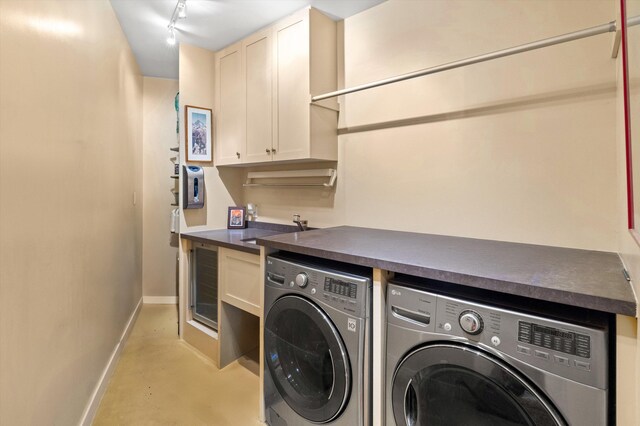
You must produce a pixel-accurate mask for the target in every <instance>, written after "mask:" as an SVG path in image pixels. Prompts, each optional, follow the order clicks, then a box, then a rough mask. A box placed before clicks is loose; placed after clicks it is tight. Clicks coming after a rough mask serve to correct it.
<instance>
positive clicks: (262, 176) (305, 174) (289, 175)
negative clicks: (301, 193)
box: [242, 169, 338, 188]
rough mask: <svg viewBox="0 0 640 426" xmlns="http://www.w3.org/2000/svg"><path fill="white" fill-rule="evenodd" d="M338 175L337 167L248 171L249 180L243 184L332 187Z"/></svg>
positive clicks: (251, 185)
mask: <svg viewBox="0 0 640 426" xmlns="http://www.w3.org/2000/svg"><path fill="white" fill-rule="evenodd" d="M337 177H338V173H337V171H336V169H310V170H282V171H267V172H249V173H247V180H246V182H245V183H244V184H243V185H242V186H245V187H320V188H332V187H333V186H334V185H335V183H336V179H337ZM317 180H324V182H316V181H317ZM257 181H262V182H257Z"/></svg>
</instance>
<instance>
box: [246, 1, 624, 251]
mask: <svg viewBox="0 0 640 426" xmlns="http://www.w3.org/2000/svg"><path fill="white" fill-rule="evenodd" d="M577 11H579V13H577ZM614 19H615V3H614V2H613V1H612V0H602V1H598V0H594V1H570V0H567V1H561V2H559V1H527V2H514V1H508V0H446V1H444V0H442V1H438V0H434V1H412V0H389V1H388V2H385V3H382V4H380V5H378V6H376V7H374V8H372V9H369V10H367V11H364V12H362V13H360V14H357V15H354V16H352V17H350V18H348V19H346V20H345V21H344V35H345V37H344V59H343V60H344V81H345V85H346V86H347V87H348V86H352V85H357V84H361V83H366V82H369V81H373V80H377V79H382V78H386V77H390V76H394V75H397V74H402V73H406V72H410V71H414V70H417V69H421V68H425V67H429V66H435V65H439V64H441V63H445V62H449V61H454V60H458V59H462V58H466V57H469V56H473V55H478V54H482V53H486V52H490V51H493V50H497V49H500V48H506V47H510V46H514V45H518V44H522V43H526V42H529V41H533V40H537V39H542V38H546V37H551V36H555V35H558V34H562V33H566V32H570V31H574V30H578V29H582V28H585V27H590V26H594V25H599V24H602V23H605V22H609V21H611V20H614ZM611 43H612V39H611V37H610V36H607V35H603V36H599V37H594V38H591V39H588V40H581V41H575V42H572V43H570V44H567V45H563V46H556V47H551V48H547V49H544V50H541V51H537V52H530V53H525V54H521V55H518V56H514V57H511V58H504V59H500V60H495V61H492V62H488V63H485V64H479V65H474V66H469V67H466V68H463V69H459V70H453V71H449V72H445V73H442V74H439V75H434V76H428V77H422V78H419V79H416V80H412V81H407V82H403V83H398V84H394V85H390V86H387V87H384V88H378V89H373V90H369V91H366V92H360V93H356V94H351V95H347V96H345V97H343V98H342V99H341V108H342V111H341V113H340V126H341V127H349V128H353V127H354V126H359V125H367V124H379V123H383V122H387V121H392V120H400V119H407V118H419V119H420V120H422V121H424V124H419V125H413V126H404V127H391V128H387V129H381V130H375V131H368V132H360V133H351V134H346V135H342V136H340V138H339V161H338V173H339V177H338V184H337V185H338V187H337V189H336V190H335V193H327V192H324V193H323V192H319V191H318V190H314V189H306V190H293V189H280V190H265V189H253V188H251V189H247V190H245V193H244V198H243V200H244V203H245V204H246V203H247V202H254V203H257V204H258V205H259V207H260V219H261V220H272V221H279V222H289V221H290V217H291V213H294V212H297V213H301V214H302V215H303V216H304V217H305V218H307V219H309V221H310V225H311V226H331V225H338V224H345V223H346V224H350V225H361V226H370V227H378V228H388V229H397V230H411V231H417V232H426V233H435V234H447V235H459V236H467V237H476V238H488V239H496V240H507V241H517V242H528V243H538V244H548V245H556V246H568V247H579V248H588V249H597V250H610V251H615V250H616V249H617V238H618V231H619V229H618V226H617V213H618V205H617V195H616V190H615V188H616V185H617V181H616V177H617V174H616V173H617V164H616V146H615V117H616V113H615V99H616V94H615V87H616V77H615V61H614V60H612V59H611V58H610V53H611Z"/></svg>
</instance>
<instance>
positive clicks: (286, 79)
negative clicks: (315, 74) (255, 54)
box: [274, 16, 310, 160]
mask: <svg viewBox="0 0 640 426" xmlns="http://www.w3.org/2000/svg"><path fill="white" fill-rule="evenodd" d="M305 18H306V16H294V17H292V19H289V20H285V21H283V22H281V23H280V24H278V25H277V26H276V28H275V29H274V34H275V51H276V52H275V59H276V64H275V75H276V98H277V99H278V103H277V105H278V109H277V116H278V121H277V123H278V125H277V135H278V138H277V140H278V150H277V155H276V157H275V158H276V159H277V160H292V159H298V158H304V157H307V156H308V151H309V149H308V147H309V100H310V94H309V20H308V19H305Z"/></svg>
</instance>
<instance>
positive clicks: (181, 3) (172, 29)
mask: <svg viewBox="0 0 640 426" xmlns="http://www.w3.org/2000/svg"><path fill="white" fill-rule="evenodd" d="M186 17H187V0H178V3H176V7H175V8H173V13H172V14H171V19H170V20H169V25H167V28H169V36H168V37H167V44H169V45H170V46H173V45H175V44H176V21H177V20H178V19H184V18H186Z"/></svg>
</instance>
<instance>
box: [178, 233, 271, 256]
mask: <svg viewBox="0 0 640 426" xmlns="http://www.w3.org/2000/svg"><path fill="white" fill-rule="evenodd" d="M180 238H184V239H185V240H190V241H195V242H198V243H203V244H210V245H212V246H218V247H225V248H229V249H233V250H238V251H243V252H245V253H251V254H260V247H259V246H255V248H254V247H250V246H249V245H248V244H245V243H239V244H234V243H229V242H226V241H219V240H212V239H209V238H203V237H199V236H197V235H189V234H180ZM253 245H254V244H252V246H253Z"/></svg>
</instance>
